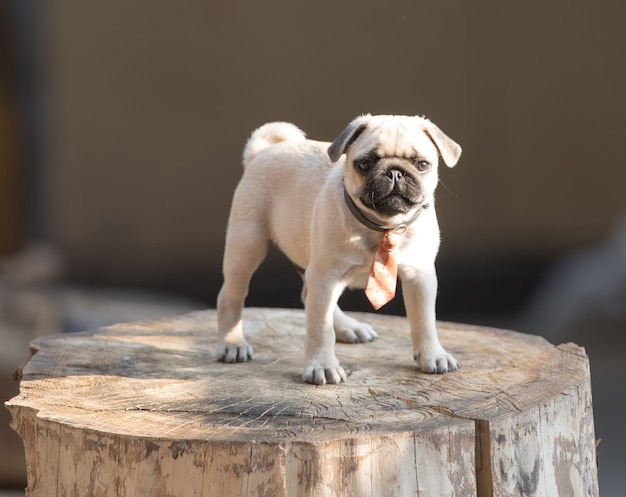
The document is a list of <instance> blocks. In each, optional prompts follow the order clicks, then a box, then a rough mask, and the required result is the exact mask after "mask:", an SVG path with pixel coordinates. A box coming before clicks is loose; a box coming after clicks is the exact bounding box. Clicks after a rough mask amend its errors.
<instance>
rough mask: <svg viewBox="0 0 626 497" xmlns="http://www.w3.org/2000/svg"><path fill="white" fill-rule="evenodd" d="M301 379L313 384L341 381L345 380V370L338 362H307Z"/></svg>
mask: <svg viewBox="0 0 626 497" xmlns="http://www.w3.org/2000/svg"><path fill="white" fill-rule="evenodd" d="M303 379H304V381H305V382H307V383H312V384H313V385H326V384H333V383H341V382H342V381H346V372H345V371H344V370H343V368H342V367H341V366H340V365H339V363H337V364H335V365H334V366H323V365H317V364H315V365H311V364H309V366H308V367H307V368H306V371H305V372H304V375H303Z"/></svg>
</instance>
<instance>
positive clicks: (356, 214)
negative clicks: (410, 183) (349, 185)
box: [343, 187, 423, 233]
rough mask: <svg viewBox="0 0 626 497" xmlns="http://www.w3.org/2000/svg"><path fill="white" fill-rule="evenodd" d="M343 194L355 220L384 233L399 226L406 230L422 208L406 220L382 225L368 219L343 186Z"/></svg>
mask: <svg viewBox="0 0 626 497" xmlns="http://www.w3.org/2000/svg"><path fill="white" fill-rule="evenodd" d="M343 196H344V198H345V199H346V204H348V209H350V212H351V213H352V215H353V216H354V217H355V218H356V219H357V221H359V222H360V223H361V224H362V225H363V226H365V227H366V228H369V229H371V230H374V231H379V232H381V233H385V232H386V231H396V230H398V229H400V228H404V229H403V231H406V229H407V228H408V227H409V225H410V224H411V223H413V222H414V221H415V220H416V219H417V218H418V217H419V215H420V214H421V213H422V209H423V208H422V207H420V208H419V209H418V211H417V212H416V213H415V214H414V215H413V217H412V218H411V219H409V220H408V221H405V222H403V223H398V224H394V225H392V226H383V225H380V224H377V223H375V222H374V221H372V220H371V219H369V218H368V217H367V216H365V214H363V213H362V212H361V210H360V209H359V208H358V207H357V205H356V204H355V203H354V200H352V197H351V196H350V195H349V194H348V191H347V190H346V189H345V187H344V189H343Z"/></svg>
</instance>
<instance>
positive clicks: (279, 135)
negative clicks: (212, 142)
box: [243, 122, 306, 167]
mask: <svg viewBox="0 0 626 497" xmlns="http://www.w3.org/2000/svg"><path fill="white" fill-rule="evenodd" d="M305 138H306V137H305V134H304V133H303V132H302V131H301V130H300V129H299V128H298V127H297V126H295V125H294V124H291V123H285V122H273V123H267V124H264V125H263V126H261V127H260V128H257V129H256V130H254V131H253V133H252V135H251V136H250V138H249V139H248V143H246V147H245V148H244V150H243V166H244V167H246V166H247V165H248V164H249V163H250V161H251V160H252V159H253V158H254V156H255V155H256V154H258V153H259V152H260V151H261V150H263V149H265V148H267V147H271V146H272V145H276V144H277V143H281V142H284V141H304V140H305Z"/></svg>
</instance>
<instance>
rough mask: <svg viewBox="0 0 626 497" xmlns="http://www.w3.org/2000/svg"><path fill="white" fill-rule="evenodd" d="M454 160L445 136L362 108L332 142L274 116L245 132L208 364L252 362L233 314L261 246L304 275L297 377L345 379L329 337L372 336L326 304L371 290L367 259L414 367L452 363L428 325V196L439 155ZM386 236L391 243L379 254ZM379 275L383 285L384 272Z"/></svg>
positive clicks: (435, 237) (431, 222)
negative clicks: (405, 334)
mask: <svg viewBox="0 0 626 497" xmlns="http://www.w3.org/2000/svg"><path fill="white" fill-rule="evenodd" d="M460 155H461V147H460V146H459V145H458V144H457V143H456V142H454V141H453V140H452V139H450V138H449V137H448V136H447V135H446V134H445V133H444V132H443V131H441V130H440V129H439V128H438V127H437V126H436V125H435V124H433V123H432V122H431V121H429V120H428V119H426V118H423V117H418V116H378V115H377V116H372V115H369V114H367V115H362V116H359V117H357V118H356V119H354V120H353V121H352V122H350V124H348V126H347V127H346V128H345V129H344V130H343V131H342V132H341V133H340V134H339V136H338V137H337V138H336V139H335V140H334V141H333V142H332V143H328V142H321V141H315V140H309V139H307V138H306V136H305V134H304V133H303V132H302V131H301V130H300V129H299V128H297V127H296V126H295V125H293V124H290V123H285V122H273V123H267V124H265V125H263V126H261V127H260V128H258V129H257V130H255V131H254V132H253V133H252V135H251V136H250V138H249V140H248V142H247V144H246V146H245V149H244V153H243V165H244V173H243V176H242V178H241V180H240V182H239V184H238V186H237V188H236V190H235V193H234V197H233V201H232V206H231V211H230V217H229V221H228V227H227V233H226V244H225V250H224V261H223V276H224V283H223V285H222V288H221V290H220V292H219V294H218V298H217V320H218V333H219V338H218V346H217V356H218V358H219V360H222V361H224V362H245V361H248V360H250V359H252V347H251V346H250V345H249V344H248V343H247V342H246V339H245V337H244V332H243V327H242V317H241V316H242V309H243V306H244V299H245V297H246V295H247V292H248V285H249V282H250V279H251V277H252V274H253V273H254V272H255V270H256V269H257V267H258V266H259V264H260V263H261V262H262V260H263V259H264V258H265V255H266V253H267V248H268V244H269V243H270V242H273V243H275V244H276V245H277V246H278V247H279V249H280V250H282V251H283V252H284V253H285V254H286V255H287V257H288V258H289V259H290V260H291V262H293V264H294V265H296V267H298V268H302V270H303V273H304V276H303V278H304V287H303V292H302V297H303V302H304V306H305V313H306V339H305V347H304V349H305V359H306V366H305V371H304V375H303V379H304V381H305V382H308V383H312V384H318V385H321V384H327V383H328V384H335V383H340V382H341V381H345V380H346V373H345V371H344V369H343V368H342V367H341V366H340V364H339V361H338V360H337V357H336V356H335V350H334V349H335V341H340V342H348V343H357V342H370V341H372V340H375V339H377V338H378V335H377V333H376V331H375V330H374V329H373V328H372V327H371V326H370V325H369V324H367V323H363V322H359V321H357V320H356V319H354V318H352V317H350V316H347V315H346V314H345V313H344V312H343V311H342V310H341V309H340V308H339V306H338V305H337V301H338V299H339V297H340V295H341V294H342V292H343V291H344V290H345V289H346V288H364V287H365V288H367V286H368V285H369V284H370V282H372V286H373V287H375V286H376V284H377V283H376V277H375V276H372V274H373V271H374V266H375V265H376V264H378V266H377V267H378V268H381V267H382V265H384V264H385V263H386V262H389V260H393V262H392V263H391V264H390V267H392V269H393V270H394V271H397V274H398V276H399V277H400V279H401V281H402V288H403V296H404V304H405V308H406V313H407V317H408V319H409V322H410V326H411V339H412V342H413V356H414V359H415V360H416V361H417V365H418V367H419V368H420V369H421V370H422V371H423V372H426V373H445V372H448V371H455V370H457V369H458V367H459V364H458V362H457V361H456V359H454V357H453V356H452V355H451V354H449V353H448V352H446V350H445V349H444V348H443V347H442V345H441V344H440V342H439V338H438V335H437V328H436V320H435V299H436V293H437V276H436V273H435V265H434V262H435V257H436V255H437V252H438V250H439V226H438V222H437V216H436V214H435V203H434V192H435V188H436V186H437V183H438V181H439V180H438V161H439V157H441V158H442V160H443V162H444V163H445V164H446V165H447V166H448V167H453V166H454V165H455V164H456V163H457V161H458V160H459V157H460ZM392 236H393V238H394V239H395V240H394V242H393V244H392V245H393V247H392V248H391V249H389V246H387V249H381V247H383V245H384V240H387V239H389V240H391V237H392ZM381 254H382V255H381ZM379 256H380V257H379ZM381 257H382V262H381V261H378V263H376V264H375V263H374V261H375V260H378V259H379V258H381ZM390 274H391V276H388V277H387V279H388V280H389V281H391V283H392V285H391V286H393V285H395V274H394V273H393V272H391V273H390ZM387 290H389V289H387ZM387 290H385V291H387ZM393 292H394V289H393V288H391V290H390V293H391V296H393ZM374 293H376V291H374ZM370 300H372V299H370ZM386 300H388V298H387V299H383V304H384V302H385V301H386ZM380 305H382V304H381V303H380V302H379V303H378V305H377V306H375V307H378V306H380Z"/></svg>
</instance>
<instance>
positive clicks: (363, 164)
mask: <svg viewBox="0 0 626 497" xmlns="http://www.w3.org/2000/svg"><path fill="white" fill-rule="evenodd" d="M372 164H373V161H372V160H371V159H360V160H357V161H355V163H354V165H355V166H356V168H357V169H358V170H359V171H361V172H362V173H366V172H368V171H369V170H370V169H371V168H372Z"/></svg>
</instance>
